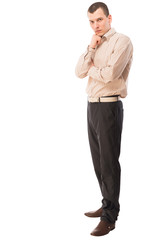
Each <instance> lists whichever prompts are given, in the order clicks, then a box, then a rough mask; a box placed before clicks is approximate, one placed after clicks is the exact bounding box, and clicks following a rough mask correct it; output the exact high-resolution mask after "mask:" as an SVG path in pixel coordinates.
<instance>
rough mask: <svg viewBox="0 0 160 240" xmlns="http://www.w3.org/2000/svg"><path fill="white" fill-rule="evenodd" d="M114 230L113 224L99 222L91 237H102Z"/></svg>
mask: <svg viewBox="0 0 160 240" xmlns="http://www.w3.org/2000/svg"><path fill="white" fill-rule="evenodd" d="M114 228H115V223H109V222H107V221H100V223H99V224H98V226H97V227H96V228H95V229H94V230H93V231H92V232H91V235H92V236H103V235H106V234H108V233H109V232H110V231H111V230H113V229H114Z"/></svg>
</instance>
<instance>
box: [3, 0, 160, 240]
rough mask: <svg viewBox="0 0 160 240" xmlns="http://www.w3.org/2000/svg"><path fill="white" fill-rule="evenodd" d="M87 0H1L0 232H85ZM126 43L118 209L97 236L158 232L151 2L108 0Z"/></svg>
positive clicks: (91, 186)
mask: <svg viewBox="0 0 160 240" xmlns="http://www.w3.org/2000/svg"><path fill="white" fill-rule="evenodd" d="M93 2H94V1H87V0H83V1H82V0H81V1H73V0H72V1H71V0H68V1H64V0H62V1H49V0H45V1H44V0H24V1H23V0H21V1H20V0H19V1H18V0H15V1H11V0H10V1H9V0H1V1H0V239H1V240H12V239H16V240H28V239H30V240H36V239H37V240H46V239H47V240H51V239H57V240H61V239H77V240H79V239H81V240H82V239H83V240H88V239H92V238H93V237H92V236H90V232H91V231H92V230H93V229H94V228H95V227H96V226H97V224H98V222H99V220H98V219H89V218H87V217H85V216H84V215H83V213H84V212H85V211H89V210H95V209H97V208H99V207H100V205H101V198H102V197H101V194H100V191H99V186H98V182H97V179H96V177H95V174H94V170H93V166H92V160H91V156H90V150H89V145H88V136H87V123H86V108H87V96H86V93H85V88H86V84H87V78H86V79H78V78H77V77H76V76H75V66H76V63H77V61H78V58H79V56H80V55H81V54H82V53H83V52H84V51H85V50H86V48H87V46H88V44H89V43H90V39H91V37H92V34H93V32H92V30H91V29H90V26H89V22H88V19H87V9H88V7H89V6H90V5H91V4H92V3H93ZM106 3H107V5H108V7H109V10H110V13H111V15H112V17H113V22H112V27H114V28H115V29H116V31H117V32H121V33H124V34H126V35H128V36H129V37H130V38H131V40H132V42H133V45H134V60H133V65H132V68H131V72H130V75H129V85H128V93H129V94H128V96H127V98H126V99H125V100H123V103H124V124H123V135H122V147H121V157H120V162H121V168H122V181H121V195H120V203H121V212H120V216H119V220H118V222H117V226H116V230H114V231H113V232H111V233H110V234H109V236H107V237H106V236H105V237H102V239H105V238H109V239H124V240H128V239H130V240H132V239H133V240H135V239H137V238H139V239H145V238H149V237H150V238H152V239H154V240H156V239H159V237H160V233H159V214H160V205H159V202H160V194H159V182H160V173H159V172H160V170H159V161H160V154H159V149H160V147H159V136H160V127H159V122H160V115H159V102H160V97H159V92H160V91H159V70H160V66H159V53H160V45H159V42H160V35H159V7H158V6H159V5H158V1H156V0H152V1H144V0H141V1H137V0H135V1H128V0H121V1H119V0H114V1H113V0H112V1H111V0H108V1H107V2H106Z"/></svg>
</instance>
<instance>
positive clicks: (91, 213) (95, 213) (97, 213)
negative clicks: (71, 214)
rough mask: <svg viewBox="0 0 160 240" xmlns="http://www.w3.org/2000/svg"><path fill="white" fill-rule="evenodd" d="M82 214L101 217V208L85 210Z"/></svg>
mask: <svg viewBox="0 0 160 240" xmlns="http://www.w3.org/2000/svg"><path fill="white" fill-rule="evenodd" d="M84 215H86V216H87V217H101V215H102V208H100V209H98V210H96V211H92V212H87V213H85V214H84Z"/></svg>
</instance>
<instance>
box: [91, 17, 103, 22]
mask: <svg viewBox="0 0 160 240" xmlns="http://www.w3.org/2000/svg"><path fill="white" fill-rule="evenodd" d="M100 18H102V19H103V17H98V18H96V20H95V21H97V20H98V19H100ZM89 21H90V22H94V20H89Z"/></svg>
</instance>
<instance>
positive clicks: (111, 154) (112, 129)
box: [87, 101, 123, 223]
mask: <svg viewBox="0 0 160 240" xmlns="http://www.w3.org/2000/svg"><path fill="white" fill-rule="evenodd" d="M87 118H88V137H89V144H90V150H91V155H92V160H93V165H94V169H95V173H96V176H97V179H98V182H99V186H100V189H101V193H102V196H103V200H102V208H103V212H102V217H101V220H105V221H109V222H111V223H114V222H115V221H116V220H117V217H118V213H119V211H120V204H119V193H120V173H121V168H120V163H119V155H120V145H121V132H122V123H123V104H122V102H121V101H117V102H105V103H104V102H103V103H102V102H99V103H90V102H88V108H87Z"/></svg>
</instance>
